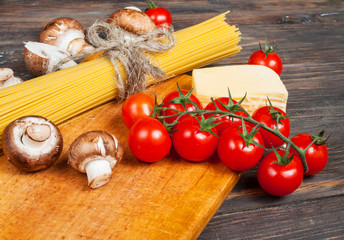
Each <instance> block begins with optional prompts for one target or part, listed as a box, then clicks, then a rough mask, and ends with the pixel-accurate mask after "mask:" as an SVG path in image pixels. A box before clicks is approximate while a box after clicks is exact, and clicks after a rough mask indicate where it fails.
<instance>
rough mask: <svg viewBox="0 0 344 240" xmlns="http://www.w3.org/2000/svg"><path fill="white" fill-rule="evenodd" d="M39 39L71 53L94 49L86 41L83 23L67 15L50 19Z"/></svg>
mask: <svg viewBox="0 0 344 240" xmlns="http://www.w3.org/2000/svg"><path fill="white" fill-rule="evenodd" d="M38 41H39V42H41V43H46V44H49V45H52V46H55V47H57V48H58V49H60V50H62V51H65V52H68V53H70V54H71V55H76V54H78V53H81V52H83V51H85V50H91V49H94V48H93V47H92V46H91V45H89V44H88V43H87V42H86V41H85V30H84V28H83V26H82V25H81V23H79V22H78V21H77V20H75V19H72V18H67V17H61V18H56V19H53V20H52V21H50V22H49V23H48V24H47V25H46V26H45V28H44V29H43V30H42V32H41V34H40V36H39V40H38Z"/></svg>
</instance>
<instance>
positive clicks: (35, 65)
mask: <svg viewBox="0 0 344 240" xmlns="http://www.w3.org/2000/svg"><path fill="white" fill-rule="evenodd" d="M68 56H69V54H68V53H67V52H64V51H62V50H59V49H58V48H57V47H55V46H52V45H49V44H45V43H39V42H27V43H25V46H24V62H25V65H26V67H27V69H28V70H29V71H30V72H31V73H32V74H33V75H35V76H41V75H44V74H47V73H49V72H50V71H51V70H52V69H53V67H54V66H55V65H56V64H57V63H59V61H61V60H62V59H64V58H67V57H68ZM75 65H77V64H76V62H74V61H69V62H67V63H65V64H63V65H62V66H61V67H60V69H62V68H67V67H72V66H75Z"/></svg>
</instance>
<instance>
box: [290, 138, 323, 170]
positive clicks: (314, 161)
mask: <svg viewBox="0 0 344 240" xmlns="http://www.w3.org/2000/svg"><path fill="white" fill-rule="evenodd" d="M291 141H292V142H293V143H295V145H296V146H297V147H298V148H300V149H301V150H304V149H306V148H307V146H308V145H309V144H311V142H312V141H313V138H312V135H311V134H307V133H300V134H297V135H295V136H294V137H292V138H291ZM291 151H292V152H294V153H296V151H295V150H294V149H291ZM296 154H297V153H296ZM305 157H306V162H307V166H308V171H307V172H305V175H313V174H316V173H318V172H320V171H321V170H323V169H324V167H325V166H326V164H327V160H328V151H327V147H326V145H325V144H322V145H318V144H317V143H313V144H312V145H311V146H310V147H309V148H308V149H307V151H306V153H305Z"/></svg>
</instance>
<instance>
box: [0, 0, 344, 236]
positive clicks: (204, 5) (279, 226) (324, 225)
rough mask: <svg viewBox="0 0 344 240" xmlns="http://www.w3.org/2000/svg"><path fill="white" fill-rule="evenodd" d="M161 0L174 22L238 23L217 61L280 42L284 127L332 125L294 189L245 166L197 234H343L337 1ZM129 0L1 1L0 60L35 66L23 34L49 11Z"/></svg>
mask: <svg viewBox="0 0 344 240" xmlns="http://www.w3.org/2000/svg"><path fill="white" fill-rule="evenodd" d="M156 2H157V3H158V4H160V5H161V6H163V7H165V8H168V9H169V10H170V11H171V12H172V14H173V18H174V22H173V25H174V28H175V29H176V30H179V29H182V28H185V27H187V26H190V25H193V24H196V23H198V22H200V21H203V20H206V19H208V18H210V17H213V16H215V15H217V14H219V13H222V12H224V11H225V10H231V14H230V15H229V22H230V23H231V24H235V25H236V26H237V27H239V28H240V31H241V33H242V41H241V45H242V47H243V50H242V51H241V52H240V53H239V54H238V55H237V56H235V57H232V58H230V59H225V60H222V61H220V62H217V63H216V64H213V65H214V66H215V65H227V64H245V63H247V61H248V58H249V56H250V54H251V53H252V52H253V51H255V50H257V48H258V43H259V42H265V40H266V39H268V40H270V41H275V42H277V44H278V53H279V55H280V56H281V57H282V59H283V63H284V70H283V73H282V75H281V78H282V80H283V82H284V84H285V85H286V87H287V89H288V91H289V100H288V110H287V113H288V114H294V116H293V117H292V118H291V125H292V130H291V136H293V135H295V134H297V133H301V132H308V133H317V132H319V131H320V130H322V129H325V130H326V133H332V136H331V138H330V140H329V142H328V149H329V162H328V164H327V166H326V168H325V169H324V170H323V171H322V172H321V173H319V174H317V175H315V176H312V177H305V179H304V181H303V183H302V185H301V187H300V188H299V189H298V190H297V191H296V192H294V193H293V194H291V195H289V196H286V197H282V198H276V197H271V196H268V195H266V194H265V193H264V192H263V191H262V190H261V189H260V187H259V185H258V183H257V180H256V169H253V170H250V171H247V172H246V173H245V174H244V175H243V177H242V178H241V179H240V181H239V183H238V184H237V186H236V187H235V188H234V190H233V191H232V192H231V193H230V194H229V195H228V197H227V199H226V200H225V202H224V203H223V204H222V206H221V207H220V209H219V210H218V211H217V213H216V214H215V215H214V217H213V218H212V219H211V220H210V222H209V223H208V225H207V227H206V228H205V229H204V230H203V232H202V233H201V235H200V236H199V239H200V240H201V239H207V240H208V239H271V238H278V239H344V167H343V164H344V161H343V159H344V151H343V143H344V140H343V138H344V131H343V129H344V121H343V117H344V107H343V106H344V1H341V0H328V1H325V0H318V1H296V0H293V1H271V0H270V1H269V0H260V1H250V0H247V1H240V0H233V1H221V0H209V1H193V0H191V1H176V0H170V1H156ZM129 5H135V6H137V7H139V8H141V9H145V8H146V3H145V2H144V1H81V0H74V1H69V0H68V1H67V0H63V1H50V0H44V1H43V0H36V1H24V0H22V1H18V0H1V1H0V67H10V68H12V69H13V70H14V71H15V74H16V75H17V76H21V77H23V78H24V79H25V80H29V79H30V78H32V77H33V76H32V75H31V74H30V73H29V72H28V71H27V70H26V68H25V65H24V61H23V42H25V41H35V40H37V37H38V35H39V33H40V31H41V29H42V27H43V26H44V25H45V24H46V23H47V22H48V21H50V20H51V19H53V18H56V17H61V16H67V17H73V18H75V19H77V20H78V21H80V22H81V23H82V24H83V25H84V26H89V25H90V24H91V23H92V22H93V21H94V20H95V19H98V18H100V19H103V18H106V17H107V16H108V15H109V14H111V13H112V12H113V11H114V10H117V9H119V8H122V7H126V6H129Z"/></svg>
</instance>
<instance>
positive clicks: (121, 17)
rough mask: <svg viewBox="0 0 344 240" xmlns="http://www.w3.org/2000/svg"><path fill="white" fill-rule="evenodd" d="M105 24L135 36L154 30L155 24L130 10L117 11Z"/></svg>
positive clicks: (144, 16) (146, 16)
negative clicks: (115, 26) (112, 25)
mask: <svg viewBox="0 0 344 240" xmlns="http://www.w3.org/2000/svg"><path fill="white" fill-rule="evenodd" d="M107 22H108V23H109V24H115V25H117V26H119V27H120V28H122V29H124V30H126V31H128V32H130V33H134V34H137V35H141V34H145V33H148V32H149V31H152V30H154V29H156V25H155V23H154V22H153V20H152V19H151V18H150V17H149V16H148V15H147V14H145V13H143V12H141V11H137V10H135V9H131V8H127V9H120V10H117V11H116V12H114V13H112V14H111V16H110V17H109V19H108V21H107Z"/></svg>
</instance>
